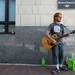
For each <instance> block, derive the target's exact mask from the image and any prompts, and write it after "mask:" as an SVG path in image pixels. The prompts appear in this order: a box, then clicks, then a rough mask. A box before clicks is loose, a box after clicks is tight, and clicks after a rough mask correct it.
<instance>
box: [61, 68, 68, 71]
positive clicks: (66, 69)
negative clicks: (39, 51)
mask: <svg viewBox="0 0 75 75" xmlns="http://www.w3.org/2000/svg"><path fill="white" fill-rule="evenodd" d="M60 70H62V71H68V68H67V67H60Z"/></svg>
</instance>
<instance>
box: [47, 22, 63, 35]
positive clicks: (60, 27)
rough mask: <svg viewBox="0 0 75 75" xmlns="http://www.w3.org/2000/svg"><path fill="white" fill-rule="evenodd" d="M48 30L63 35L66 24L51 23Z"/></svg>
mask: <svg viewBox="0 0 75 75" xmlns="http://www.w3.org/2000/svg"><path fill="white" fill-rule="evenodd" d="M48 30H49V31H50V34H57V35H58V36H63V34H64V25H63V24H56V23H52V24H50V25H49V27H48Z"/></svg>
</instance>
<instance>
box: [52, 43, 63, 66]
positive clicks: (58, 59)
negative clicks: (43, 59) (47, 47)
mask: <svg viewBox="0 0 75 75" xmlns="http://www.w3.org/2000/svg"><path fill="white" fill-rule="evenodd" d="M52 58H53V64H55V65H56V64H63V58H64V55H63V43H59V44H58V45H56V46H54V47H53V48H52Z"/></svg>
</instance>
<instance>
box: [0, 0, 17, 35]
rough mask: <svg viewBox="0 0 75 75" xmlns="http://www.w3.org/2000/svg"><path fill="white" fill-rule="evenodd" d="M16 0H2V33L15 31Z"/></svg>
mask: <svg viewBox="0 0 75 75" xmlns="http://www.w3.org/2000/svg"><path fill="white" fill-rule="evenodd" d="M15 7H16V6H15V0H0V33H2V34H3V33H4V34H5V33H6V34H11V33H15Z"/></svg>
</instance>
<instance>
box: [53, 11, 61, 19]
mask: <svg viewBox="0 0 75 75" xmlns="http://www.w3.org/2000/svg"><path fill="white" fill-rule="evenodd" d="M59 15H62V13H60V12H57V13H55V14H54V16H53V19H54V20H55V17H58V16H59Z"/></svg>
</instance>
